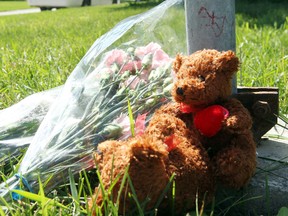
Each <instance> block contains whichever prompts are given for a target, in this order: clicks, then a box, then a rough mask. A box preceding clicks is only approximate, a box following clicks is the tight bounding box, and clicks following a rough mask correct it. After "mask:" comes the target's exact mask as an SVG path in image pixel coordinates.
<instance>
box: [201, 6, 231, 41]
mask: <svg viewBox="0 0 288 216" xmlns="http://www.w3.org/2000/svg"><path fill="white" fill-rule="evenodd" d="M198 15H199V16H201V18H204V19H206V20H207V21H208V23H207V24H206V25H205V26H206V27H210V28H211V29H212V31H213V33H214V35H215V37H220V35H221V34H222V33H223V31H224V25H225V22H227V19H226V16H215V14H214V11H212V12H211V13H210V12H209V11H208V10H207V9H206V8H205V7H201V8H200V10H199V12H198Z"/></svg>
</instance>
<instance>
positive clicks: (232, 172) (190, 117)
mask: <svg viewBox="0 0 288 216" xmlns="http://www.w3.org/2000/svg"><path fill="white" fill-rule="evenodd" d="M238 67H239V60H238V58H237V57H236V56H235V54H234V52H232V51H223V52H219V51H217V50H210V49H204V50H201V51H197V52H195V53H193V54H192V55H189V56H182V55H180V54H178V55H177V56H176V58H175V60H174V63H173V70H174V73H175V76H176V77H175V79H174V82H173V88H172V91H171V94H172V97H173V100H172V101H171V102H169V103H167V104H164V105H162V106H161V107H160V108H159V109H158V110H156V111H155V113H154V114H153V116H152V118H151V120H150V121H149V124H148V126H147V128H146V129H145V132H144V134H142V135H141V136H135V137H131V138H129V139H127V140H124V141H117V140H108V141H105V142H103V143H101V144H99V145H98V150H97V153H95V163H96V167H97V169H98V170H99V172H100V179H101V184H100V186H99V187H97V188H96V189H95V194H94V195H93V197H92V199H91V200H90V202H89V207H90V209H92V212H93V208H95V206H96V205H98V206H100V205H102V204H103V202H104V200H105V195H104V194H105V193H104V190H106V191H109V197H110V198H112V201H113V202H115V203H117V204H118V205H119V212H120V213H121V212H122V213H125V212H126V211H128V210H129V211H131V210H132V209H133V208H134V207H135V206H136V204H135V200H137V203H140V204H142V205H143V206H142V207H143V208H144V209H145V210H151V209H157V211H160V212H161V211H164V212H165V210H167V209H169V206H170V207H171V206H172V207H173V210H174V211H175V212H177V213H179V212H185V211H186V210H189V209H191V208H194V207H195V206H200V207H201V206H202V205H203V204H206V203H209V202H210V201H211V200H212V199H213V196H214V194H215V190H216V185H217V184H222V185H224V186H227V187H232V188H235V189H239V188H241V187H243V186H245V185H246V184H247V183H248V181H249V180H250V178H251V177H252V175H253V173H254V171H255V167H256V145H255V142H254V140H253V134H252V132H251V130H250V129H251V127H252V119H251V116H250V114H249V111H248V110H247V109H246V108H244V106H243V105H242V104H241V102H240V101H238V100H237V99H235V98H233V97H231V80H232V77H233V75H234V74H235V73H236V72H237V71H238ZM127 176H128V177H127ZM122 178H126V183H125V184H123V181H121V179H122ZM124 185H125V186H124ZM171 203H172V204H171ZM198 203H199V204H198Z"/></svg>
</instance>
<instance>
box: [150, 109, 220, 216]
mask: <svg viewBox="0 0 288 216" xmlns="http://www.w3.org/2000/svg"><path fill="white" fill-rule="evenodd" d="M146 133H148V134H150V135H153V136H154V137H156V138H157V139H159V140H161V141H162V143H163V144H164V145H167V149H168V151H169V154H168V157H169V160H168V161H167V162H168V163H167V165H166V166H167V168H166V169H167V172H168V173H169V176H171V175H173V174H175V178H174V180H175V199H174V202H175V209H176V210H177V211H178V212H179V211H182V210H185V209H186V210H187V209H191V208H193V207H195V203H196V197H197V196H198V203H199V206H201V204H202V201H204V202H205V203H209V201H211V199H212V197H213V195H214V185H215V181H214V176H213V174H212V170H211V166H210V159H209V157H208V155H207V152H206V150H204V148H203V147H202V145H201V143H200V142H199V140H198V139H197V138H196V135H195V134H193V131H191V130H188V128H187V127H186V124H185V123H184V122H183V121H182V120H181V119H179V118H177V117H175V116H174V114H173V115H169V113H158V114H157V115H154V116H153V118H152V119H151V121H150V123H149V126H148V127H147V129H146ZM171 136H172V137H173V139H172V141H171V140H170V139H169V143H167V138H170V137H171ZM169 145H170V146H169Z"/></svg>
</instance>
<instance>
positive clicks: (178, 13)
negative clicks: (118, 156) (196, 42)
mask: <svg viewBox="0 0 288 216" xmlns="http://www.w3.org/2000/svg"><path fill="white" fill-rule="evenodd" d="M173 26H174V27H173ZM176 27H177V28H176ZM175 29H177V31H176V30H175ZM185 47H186V45H185V20H184V4H183V2H182V1H180V0H166V1H165V2H163V3H162V4H160V5H158V6H157V7H155V8H153V9H151V10H149V11H147V12H145V13H143V14H140V15H136V16H133V17H130V18H127V19H125V20H123V21H122V22H120V23H119V24H118V25H116V26H115V27H114V28H113V29H112V30H111V31H109V32H108V33H106V34H105V35H103V36H102V37H100V38H99V39H98V40H96V42H95V43H94V44H93V46H92V47H91V48H90V50H89V51H88V52H87V54H86V55H85V56H84V57H83V59H82V60H81V61H80V63H79V64H78V65H77V67H76V68H75V70H74V71H73V72H72V74H71V75H70V76H69V78H68V79H67V81H66V83H65V85H64V88H63V91H62V93H61V94H60V96H59V97H58V98H57V100H56V101H55V103H54V104H53V105H52V107H51V108H50V110H49V112H48V113H47V115H46V116H45V118H44V120H43V122H42V123H41V125H40V127H39V129H38V131H37V133H36V134H35V137H34V138H33V140H32V143H31V145H30V146H29V148H28V150H27V152H26V154H25V156H24V158H23V161H22V163H21V165H20V168H19V170H18V174H17V175H15V176H14V177H12V178H11V179H8V180H7V181H6V183H5V184H2V185H0V194H1V196H2V197H5V198H6V199H9V195H8V194H9V189H10V190H11V189H13V188H15V187H17V186H18V187H19V185H20V184H19V183H20V182H22V185H24V189H28V190H33V191H35V192H37V188H38V176H39V177H40V179H41V180H42V181H46V180H47V179H49V178H51V179H50V181H49V182H48V184H47V185H46V186H45V189H46V190H50V189H52V188H53V187H54V186H55V185H57V184H59V183H60V182H63V180H65V179H66V178H67V176H68V174H67V173H68V170H69V169H70V170H71V171H72V172H73V173H78V172H79V171H81V170H82V169H88V168H91V167H92V166H93V158H92V152H94V151H96V150H97V145H98V144H99V143H100V142H102V141H104V140H107V139H125V138H127V137H129V136H131V134H132V133H136V135H137V134H141V131H143V125H142V126H141V125H140V126H137V125H138V124H140V123H141V122H142V124H143V122H144V123H145V121H144V120H143V118H144V117H145V116H147V118H146V123H147V121H149V116H151V115H152V114H153V112H154V110H155V109H156V108H157V107H159V106H160V105H161V104H162V103H163V102H165V101H167V100H169V98H170V94H169V92H170V90H169V89H170V88H171V83H172V75H171V62H172V58H173V56H174V55H175V54H176V53H178V52H183V50H186V48H185ZM128 104H130V106H128ZM129 107H130V108H131V111H132V113H133V117H134V119H135V125H136V126H137V127H136V128H135V131H133V128H132V131H131V125H130V123H131V122H130V121H129V116H128V112H129V109H130V108H129ZM139 119H140V120H139ZM139 122H140V123H139ZM132 125H133V124H132ZM13 198H15V199H17V196H16V195H15V194H13Z"/></svg>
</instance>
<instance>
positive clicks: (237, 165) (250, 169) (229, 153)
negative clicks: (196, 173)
mask: <svg viewBox="0 0 288 216" xmlns="http://www.w3.org/2000/svg"><path fill="white" fill-rule="evenodd" d="M214 160H215V162H216V163H215V164H216V176H217V180H218V181H219V182H221V183H222V184H223V185H225V186H228V187H232V188H235V189H239V188H241V187H243V186H245V185H246V184H247V183H248V181H249V180H250V178H251V177H252V175H253V173H254V171H255V167H256V162H255V160H254V158H253V157H251V158H250V157H249V156H248V155H247V152H244V151H243V150H241V149H240V148H235V147H233V148H228V149H224V150H223V151H221V152H219V153H218V155H217V156H216V158H215V159H214Z"/></svg>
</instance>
